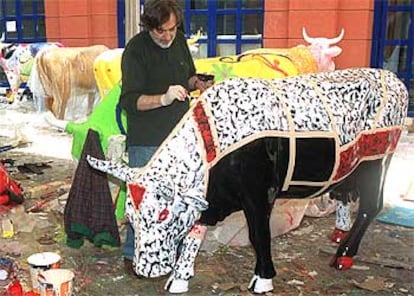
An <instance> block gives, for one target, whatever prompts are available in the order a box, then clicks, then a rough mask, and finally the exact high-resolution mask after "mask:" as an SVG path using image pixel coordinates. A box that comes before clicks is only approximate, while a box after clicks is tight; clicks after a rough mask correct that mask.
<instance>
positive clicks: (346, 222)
mask: <svg viewBox="0 0 414 296" xmlns="http://www.w3.org/2000/svg"><path fill="white" fill-rule="evenodd" d="M335 214H336V220H335V229H334V230H333V232H332V234H331V236H330V238H331V241H332V242H335V243H340V242H341V241H342V240H343V239H344V238H345V237H346V236H347V235H348V232H349V230H350V229H351V205H350V204H349V203H347V202H343V201H342V200H337V201H336V211H335Z"/></svg>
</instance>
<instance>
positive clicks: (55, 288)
mask: <svg viewBox="0 0 414 296" xmlns="http://www.w3.org/2000/svg"><path fill="white" fill-rule="evenodd" d="M74 277H75V274H74V273H73V272H72V271H70V270H69V269H49V270H45V271H41V272H40V273H39V275H38V278H37V279H38V281H39V283H40V296H72V291H73V278H74Z"/></svg>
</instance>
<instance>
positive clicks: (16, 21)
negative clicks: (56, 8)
mask: <svg viewBox="0 0 414 296" xmlns="http://www.w3.org/2000/svg"><path fill="white" fill-rule="evenodd" d="M43 1H44V0H0V24H1V30H2V32H4V34H5V36H4V37H5V41H6V42H19V43H22V42H39V41H46V30H45V15H44V2H43Z"/></svg>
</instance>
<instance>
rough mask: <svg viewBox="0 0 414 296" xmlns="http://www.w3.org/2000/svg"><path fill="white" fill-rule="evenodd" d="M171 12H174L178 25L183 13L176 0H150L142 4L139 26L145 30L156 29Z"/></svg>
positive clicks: (168, 17)
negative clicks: (142, 11) (142, 10)
mask: <svg viewBox="0 0 414 296" xmlns="http://www.w3.org/2000/svg"><path fill="white" fill-rule="evenodd" d="M171 13H173V14H175V16H176V18H177V25H180V24H181V23H182V20H183V13H182V11H181V7H180V5H178V3H177V1H176V0H150V1H148V2H146V3H145V5H144V13H143V14H142V16H141V26H143V28H144V30H146V31H151V30H153V29H158V28H160V27H161V26H162V24H164V23H165V22H167V21H168V20H169V19H170V15H171Z"/></svg>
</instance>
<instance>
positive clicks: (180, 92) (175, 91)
mask: <svg viewBox="0 0 414 296" xmlns="http://www.w3.org/2000/svg"><path fill="white" fill-rule="evenodd" d="M186 97H187V90H186V89H185V88H184V87H183V86H181V85H170V87H169V88H168V90H167V92H166V93H165V94H163V95H162V96H161V105H163V106H168V105H171V104H172V102H174V100H178V101H184V100H185V99H186Z"/></svg>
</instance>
